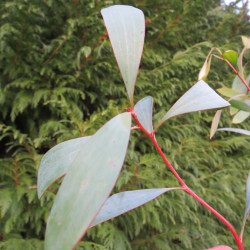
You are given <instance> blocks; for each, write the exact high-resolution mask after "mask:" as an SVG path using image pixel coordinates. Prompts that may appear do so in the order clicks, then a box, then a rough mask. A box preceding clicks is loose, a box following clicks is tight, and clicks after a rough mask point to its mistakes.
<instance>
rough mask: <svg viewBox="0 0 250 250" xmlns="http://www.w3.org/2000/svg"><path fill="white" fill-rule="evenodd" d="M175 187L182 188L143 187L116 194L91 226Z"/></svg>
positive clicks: (140, 204)
mask: <svg viewBox="0 0 250 250" xmlns="http://www.w3.org/2000/svg"><path fill="white" fill-rule="evenodd" d="M174 189H180V188H156V189H142V190H135V191H126V192H121V193H118V194H114V195H112V196H111V197H109V198H108V199H107V200H106V202H105V203H104V205H103V207H102V209H101V211H100V212H99V214H98V215H97V216H96V218H95V220H94V221H93V223H92V224H91V227H94V226H96V225H97V224H100V223H102V222H104V221H107V220H110V219H112V218H115V217H117V216H119V215H121V214H124V213H127V212H128V211H130V210H132V209H135V208H137V207H139V206H142V205H144V204H145V203H147V202H149V201H151V200H153V199H155V198H157V197H158V196H160V195H161V194H164V193H166V192H168V191H170V190H174Z"/></svg>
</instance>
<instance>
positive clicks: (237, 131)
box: [217, 128, 250, 136]
mask: <svg viewBox="0 0 250 250" xmlns="http://www.w3.org/2000/svg"><path fill="white" fill-rule="evenodd" d="M217 131H229V132H235V133H239V134H243V135H248V136H250V131H248V130H245V129H241V128H219V129H217Z"/></svg>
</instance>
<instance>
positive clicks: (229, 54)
mask: <svg viewBox="0 0 250 250" xmlns="http://www.w3.org/2000/svg"><path fill="white" fill-rule="evenodd" d="M222 56H223V58H224V59H226V60H228V61H229V62H230V63H231V64H232V65H233V66H234V67H236V66H237V60H238V53H237V52H236V51H234V50H227V51H225V52H223V53H222Z"/></svg>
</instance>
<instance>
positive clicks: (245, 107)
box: [229, 100, 250, 112]
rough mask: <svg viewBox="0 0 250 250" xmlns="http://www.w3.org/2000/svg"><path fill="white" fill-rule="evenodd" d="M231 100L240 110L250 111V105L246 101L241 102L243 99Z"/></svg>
mask: <svg viewBox="0 0 250 250" xmlns="http://www.w3.org/2000/svg"><path fill="white" fill-rule="evenodd" d="M229 102H230V104H231V105H232V106H233V107H235V108H237V109H239V110H242V111H245V112H250V105H248V104H247V103H245V102H241V101H238V100H231V101H229Z"/></svg>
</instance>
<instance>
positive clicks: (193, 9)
mask: <svg viewBox="0 0 250 250" xmlns="http://www.w3.org/2000/svg"><path fill="white" fill-rule="evenodd" d="M116 3H118V2H116V1H95V2H91V3H90V2H89V1H85V0H79V1H72V2H65V1H60V0H58V1H56V2H55V1H42V2H41V1H32V3H31V2H30V1H27V0H22V1H18V2H13V1H9V0H4V1H1V2H0V12H1V17H2V18H1V21H0V22H1V32H0V41H1V42H0V51H1V54H0V69H1V72H2V73H1V80H0V89H1V91H0V110H1V112H0V117H1V118H0V119H1V125H0V126H1V153H0V154H1V163H0V165H1V167H0V180H1V191H0V192H1V194H0V197H1V198H0V199H1V200H0V206H1V215H0V216H1V221H0V225H1V232H0V233H1V235H0V236H1V239H2V240H3V241H2V242H1V243H0V248H1V249H39V248H42V247H43V242H42V241H43V239H44V232H45V224H46V221H47V217H48V213H49V210H50V207H51V205H52V203H53V200H54V196H55V193H56V191H57V188H58V184H55V185H53V186H52V187H51V188H50V189H49V191H48V192H47V193H46V194H45V195H44V197H43V198H42V200H41V202H40V201H39V200H38V199H37V196H36V187H35V185H36V178H37V170H38V164H39V162H40V159H41V157H42V155H43V154H44V153H45V152H46V151H47V150H48V149H49V148H51V147H52V146H53V145H55V144H57V143H59V142H62V141H64V140H67V139H71V138H76V137H80V136H83V135H84V136H85V135H86V136H87V135H92V134H93V133H94V132H95V131H96V130H97V129H98V128H99V127H100V126H101V125H102V124H104V123H105V122H106V121H107V120H109V119H110V118H111V117H113V116H115V115H116V114H118V113H119V112H120V109H121V107H125V106H126V105H127V103H128V102H127V99H126V95H125V91H124V86H123V83H122V80H121V78H120V74H119V71H118V68H117V66H116V62H115V59H114V56H113V54H112V49H111V46H110V43H109V41H107V36H106V34H105V32H106V31H105V27H104V25H103V21H102V19H101V15H100V9H101V8H103V7H106V6H109V5H111V4H116ZM119 3H125V1H124V2H123V1H122V2H119ZM126 4H130V5H134V6H137V7H139V8H141V9H143V11H144V13H145V16H146V27H147V30H146V37H147V38H146V44H145V51H144V54H143V57H142V64H141V69H140V73H139V76H138V81H137V85H136V89H135V99H136V100H135V101H137V100H139V99H141V98H142V97H144V96H146V95H152V96H154V102H155V106H154V109H155V110H154V113H156V114H157V113H158V112H159V110H160V107H164V108H165V110H168V109H169V107H170V106H171V105H172V104H173V103H174V102H175V101H176V100H177V99H178V97H179V96H180V95H181V94H183V93H184V92H185V91H186V90H187V89H188V88H189V87H190V86H191V85H193V83H194V82H195V80H196V79H197V75H198V72H199V68H200V67H201V66H202V62H203V61H204V59H205V57H206V53H207V52H208V51H209V49H210V48H211V47H212V46H217V47H220V48H221V49H222V50H226V49H229V48H234V49H235V50H238V51H239V50H240V49H241V46H242V45H241V42H240V36H239V35H242V34H243V35H244V34H247V33H248V32H249V30H248V26H247V24H248V23H247V22H246V20H245V19H244V15H245V11H244V10H242V11H241V12H240V13H238V14H236V13H235V8H233V7H230V8H228V9H226V10H224V9H223V7H217V6H218V5H219V1H209V0H208V1H197V2H193V1H168V2H167V3H166V2H165V1H160V0H158V1H154V2H152V1H140V2H139V1H138V2H136V3H134V2H132V1H131V2H130V1H126ZM228 20H230V21H228ZM219 66H220V67H218V65H217V67H216V65H215V67H216V71H215V70H214V69H213V67H212V69H211V78H210V79H209V83H210V82H211V85H212V86H213V87H215V88H218V87H223V86H224V84H226V83H227V82H228V81H230V80H231V79H232V78H233V74H231V73H230V72H228V68H227V67H226V66H225V67H224V66H223V65H219ZM215 67H214V68H215ZM161 115H162V114H161V113H159V115H156V119H158V118H159V116H161ZM213 115H214V113H213V112H211V113H210V112H209V113H202V114H192V115H189V116H185V115H184V116H183V117H181V118H179V119H175V118H174V119H172V120H171V121H169V123H168V124H167V125H164V126H162V127H161V129H159V131H158V135H159V138H158V139H157V140H158V143H159V144H160V146H161V147H162V148H163V150H164V152H166V153H167V155H168V158H169V160H170V161H171V162H172V163H173V165H174V167H175V168H177V169H179V171H180V173H181V176H182V177H183V178H184V179H185V180H186V181H187V183H188V185H189V186H191V187H192V188H193V189H194V190H196V191H197V193H198V194H200V195H201V196H202V197H204V199H206V200H207V201H208V202H209V203H210V204H211V205H213V206H214V207H215V208H216V209H218V210H219V211H223V215H224V216H225V217H228V218H231V220H230V221H231V222H232V224H233V225H235V227H236V229H237V230H240V228H238V227H237V226H238V225H239V223H238V222H239V220H242V217H241V216H240V215H238V212H237V211H244V203H245V200H244V198H243V195H242V194H243V193H244V192H245V185H243V184H241V183H243V181H239V180H245V179H246V177H247V172H248V166H249V158H248V155H249V149H248V147H247V144H248V143H249V141H248V139H247V138H246V137H244V136H242V137H239V136H233V137H224V135H221V134H218V135H217V134H216V136H217V137H216V138H215V140H214V141H211V142H209V141H208V140H207V139H208V138H207V135H208V134H209V128H208V126H209V124H210V123H211V120H212V116H213ZM222 116H223V115H222ZM223 122H224V124H225V123H228V124H229V123H230V120H229V119H228V118H227V114H225V115H224V117H223ZM241 126H242V128H244V129H248V130H249V124H248V123H244V124H242V125H241ZM133 134H134V135H135V136H133V137H132V139H131V142H130V145H129V149H128V154H127V157H126V161H125V164H124V167H123V171H122V172H121V175H120V178H119V180H118V182H117V184H116V186H115V189H114V192H115V193H117V192H119V191H124V190H132V189H138V188H152V187H170V186H176V185H177V183H176V181H175V179H174V178H173V176H172V175H171V174H170V173H169V172H168V171H166V168H165V166H164V164H163V162H162V160H161V159H160V157H159V156H157V155H156V154H155V153H154V152H155V151H154V149H153V148H152V146H151V145H150V144H149V143H148V141H147V139H146V138H144V137H141V135H140V134H139V133H138V132H137V131H133ZM217 139H220V140H217ZM244 182H245V181H244ZM45 203H46V206H42V205H43V204H45ZM207 215H208V213H207V212H206V211H205V210H204V209H203V208H202V207H200V206H199V205H198V204H197V203H196V202H195V201H194V200H193V198H192V197H189V196H187V195H185V194H182V193H181V192H178V191H176V192H173V193H169V194H168V195H166V196H163V197H159V199H157V200H156V201H153V202H151V203H149V204H147V205H145V206H144V207H140V208H138V209H137V210H133V211H131V212H129V213H127V214H124V215H123V216H121V217H119V218H117V219H114V220H112V221H111V222H106V223H104V224H103V225H100V226H97V227H95V228H92V229H90V230H89V231H88V232H87V236H86V237H85V241H83V242H82V243H80V244H79V248H82V249H93V248H95V249H103V248H110V249H131V248H132V249H145V248H146V249H147V248H148V249H152V248H156V249H167V248H168V247H169V249H192V248H205V247H209V246H211V245H215V244H219V243H223V244H227V245H233V244H234V243H233V239H232V238H231V236H229V235H230V233H229V232H228V230H227V228H224V227H223V226H221V223H220V222H217V221H216V220H215V219H214V218H213V217H212V216H211V217H210V216H209V217H208V216H207ZM197 225H198V227H197ZM245 233H246V234H249V227H247V226H246V232H245ZM32 238H35V239H36V240H34V239H32ZM248 241H249V240H248V238H246V239H245V242H244V244H245V247H246V248H247V247H248V246H249V245H250V242H248Z"/></svg>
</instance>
